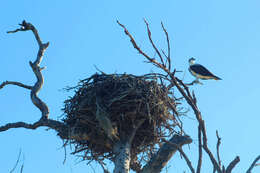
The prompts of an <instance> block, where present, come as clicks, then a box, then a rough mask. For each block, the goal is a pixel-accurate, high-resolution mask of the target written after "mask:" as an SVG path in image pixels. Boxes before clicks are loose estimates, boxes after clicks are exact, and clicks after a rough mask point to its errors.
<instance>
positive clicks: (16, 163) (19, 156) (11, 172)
mask: <svg viewBox="0 0 260 173" xmlns="http://www.w3.org/2000/svg"><path fill="white" fill-rule="evenodd" d="M21 153H22V150H21V149H20V151H19V154H18V157H17V160H16V162H15V165H14V167H13V169H12V170H11V171H10V173H13V172H14V170H15V169H16V167H17V165H18V163H19V161H20V158H21Z"/></svg>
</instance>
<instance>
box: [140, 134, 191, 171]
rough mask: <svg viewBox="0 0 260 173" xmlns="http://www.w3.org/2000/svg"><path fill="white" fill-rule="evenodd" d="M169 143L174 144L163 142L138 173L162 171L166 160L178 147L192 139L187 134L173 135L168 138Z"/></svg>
mask: <svg viewBox="0 0 260 173" xmlns="http://www.w3.org/2000/svg"><path fill="white" fill-rule="evenodd" d="M169 142H170V143H172V144H175V145H176V146H173V145H171V144H169V143H164V144H163V146H162V147H161V148H160V149H159V151H158V152H157V154H155V155H154V156H153V157H152V158H151V160H150V161H149V162H148V163H147V164H146V165H145V166H144V168H143V169H142V171H141V172H140V173H159V172H161V171H162V169H163V168H164V166H166V164H167V162H168V161H169V160H170V159H171V157H172V156H173V155H174V154H175V152H176V151H177V150H178V147H182V146H183V145H185V144H190V143H191V142H192V139H191V138H190V137H188V136H180V135H174V136H173V137H172V138H171V139H170V140H169Z"/></svg>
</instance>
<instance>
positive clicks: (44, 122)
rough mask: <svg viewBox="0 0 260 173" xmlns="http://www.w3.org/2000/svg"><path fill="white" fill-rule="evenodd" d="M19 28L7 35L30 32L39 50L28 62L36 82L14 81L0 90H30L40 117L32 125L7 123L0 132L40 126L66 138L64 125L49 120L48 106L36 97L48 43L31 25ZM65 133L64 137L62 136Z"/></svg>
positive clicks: (41, 79)
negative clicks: (42, 39) (33, 59)
mask: <svg viewBox="0 0 260 173" xmlns="http://www.w3.org/2000/svg"><path fill="white" fill-rule="evenodd" d="M19 25H20V26H21V27H20V28H18V29H16V30H14V31H8V32H7V33H16V32H20V31H32V32H33V35H34V37H35V39H36V41H37V43H38V46H39V50H38V53H37V57H36V59H35V61H34V62H31V61H30V62H29V64H30V67H31V68H32V71H33V73H34V75H35V76H36V78H37V81H36V82H35V84H34V85H33V86H29V85H26V84H23V83H20V82H15V81H5V82H2V83H1V84H0V89H2V88H4V87H5V86H7V85H15V86H18V87H21V88H25V89H28V90H31V94H30V95H31V100H32V102H33V104H34V105H35V106H36V107H37V108H38V109H39V110H40V111H41V113H42V116H41V118H40V119H39V121H37V122H35V123H33V124H28V123H25V122H16V123H8V124H6V125H3V126H0V131H6V130H9V129H11V128H26V129H36V128H38V127H41V126H46V127H50V128H52V129H54V130H56V131H57V132H59V135H60V136H61V137H65V136H67V133H68V132H67V128H66V126H65V125H64V123H62V122H59V121H55V120H51V119H48V116H49V108H48V106H47V105H46V104H45V103H44V102H43V101H42V100H41V99H40V98H39V97H38V93H39V91H40V90H41V88H42V86H43V82H44V79H43V75H42V73H41V71H42V70H43V69H44V68H41V67H40V63H41V61H42V59H43V55H44V52H45V50H46V49H47V48H48V46H49V42H47V43H43V42H42V41H41V38H40V36H39V34H38V31H37V29H36V28H35V27H34V26H33V25H32V24H31V23H28V22H26V21H25V20H24V21H23V22H22V23H21V24H19ZM65 133H66V135H64V134H65Z"/></svg>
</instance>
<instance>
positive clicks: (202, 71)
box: [189, 58, 221, 83]
mask: <svg viewBox="0 0 260 173" xmlns="http://www.w3.org/2000/svg"><path fill="white" fill-rule="evenodd" d="M189 63H190V68H189V71H190V73H191V74H192V75H193V76H195V77H196V80H195V81H196V82H198V83H199V79H203V80H207V79H215V80H221V78H219V77H217V76H215V75H214V74H212V73H211V72H210V71H209V70H208V69H206V68H205V67H204V66H202V65H200V64H195V58H190V59H189Z"/></svg>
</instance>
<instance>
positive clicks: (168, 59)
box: [161, 22, 171, 71]
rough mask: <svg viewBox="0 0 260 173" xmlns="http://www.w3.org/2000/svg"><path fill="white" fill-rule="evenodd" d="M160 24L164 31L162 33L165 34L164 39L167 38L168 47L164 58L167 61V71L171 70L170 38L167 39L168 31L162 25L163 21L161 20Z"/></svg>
mask: <svg viewBox="0 0 260 173" xmlns="http://www.w3.org/2000/svg"><path fill="white" fill-rule="evenodd" d="M161 25H162V28H163V31H164V33H165V35H166V40H167V48H168V51H167V52H168V55H167V56H166V58H167V62H168V67H167V68H168V69H169V71H171V46H170V39H169V35H168V32H167V30H166V29H165V28H164V26H163V23H162V22H161Z"/></svg>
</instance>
